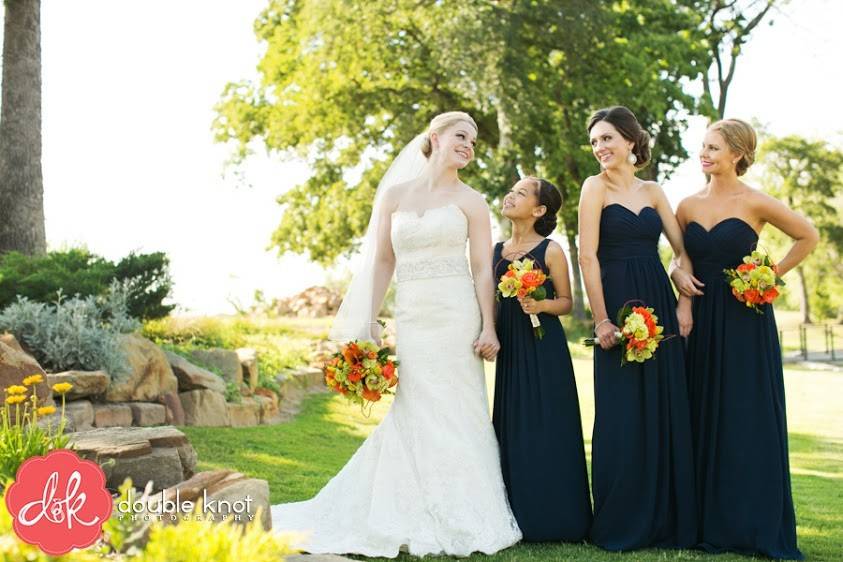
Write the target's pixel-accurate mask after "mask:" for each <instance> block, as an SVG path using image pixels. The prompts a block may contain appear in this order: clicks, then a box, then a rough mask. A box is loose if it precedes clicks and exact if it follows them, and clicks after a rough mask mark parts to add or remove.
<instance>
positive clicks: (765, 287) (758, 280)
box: [723, 250, 784, 314]
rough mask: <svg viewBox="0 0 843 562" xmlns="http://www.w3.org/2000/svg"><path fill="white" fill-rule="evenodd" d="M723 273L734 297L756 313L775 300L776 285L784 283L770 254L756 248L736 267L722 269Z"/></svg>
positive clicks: (776, 294) (776, 295)
mask: <svg viewBox="0 0 843 562" xmlns="http://www.w3.org/2000/svg"><path fill="white" fill-rule="evenodd" d="M723 273H725V274H726V281H727V282H728V283H729V286H730V287H731V288H732V294H733V295H734V296H735V298H736V299H738V301H739V302H742V303H744V304H746V306H747V307H748V308H751V309H752V310H754V311H755V312H757V313H758V314H764V311H763V310H761V307H762V306H763V305H765V304H770V303H772V302H773V301H774V300H776V299H777V298H778V296H779V290H778V287H781V286H783V285H784V281H782V279H781V277H779V275H778V268H777V267H776V264H775V263H773V260H771V259H770V256H768V255H767V254H765V253H763V252H759V251H757V250H755V251H753V252H752V253H751V254H749V255H748V256H744V258H743V263H742V264H740V265H739V266H738V267H736V268H735V269H724V270H723Z"/></svg>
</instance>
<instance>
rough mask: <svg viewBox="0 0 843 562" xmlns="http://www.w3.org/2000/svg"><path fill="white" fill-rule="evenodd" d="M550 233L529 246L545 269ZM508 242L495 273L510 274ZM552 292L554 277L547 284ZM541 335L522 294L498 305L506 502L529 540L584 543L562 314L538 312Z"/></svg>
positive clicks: (583, 474) (581, 466)
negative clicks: (522, 303) (536, 332)
mask: <svg viewBox="0 0 843 562" xmlns="http://www.w3.org/2000/svg"><path fill="white" fill-rule="evenodd" d="M548 243H549V240H547V239H545V240H544V241H543V242H541V243H540V244H539V245H538V246H537V247H536V248H535V249H533V250H532V251H531V252H529V255H528V256H526V257H530V258H532V259H534V260H536V262H537V264H538V265H539V267H541V268H542V270H543V271H545V273H547V271H548V270H547V267H546V266H545V251H546V250H547V246H548ZM502 247H503V244H502V243H498V244H497V246H495V256H494V263H495V264H496V267H495V278H496V279H500V277H501V276H502V275H503V274H504V273H506V270H507V267H508V266H509V263H510V262H509V261H508V260H505V259H502V258H501V250H502ZM544 287H545V289H546V290H547V298H551V299H552V298H555V296H554V295H555V293H554V289H553V283H552V281H551V280H549V279H548V281H547V282H545V285H544ZM538 316H539V319H540V320H541V323H542V327H543V328H544V330H545V334H544V337H543V338H542V339H541V340H537V339H536V338H535V336H534V334H533V327H532V325H531V324H530V317H529V316H528V315H527V314H524V311H523V310H522V309H521V306H520V304H519V303H518V300H517V299H515V298H502V299H500V301H499V302H498V304H497V321H496V326H497V333H498V338H499V340H500V343H501V349H500V352H499V353H498V357H497V362H496V368H495V399H494V413H493V416H492V419H493V423H494V426H495V433H496V434H497V437H498V442H499V443H500V451H501V468H502V473H503V478H504V483H505V484H506V488H507V493H508V495H509V503H510V506H511V507H512V512H513V514H514V515H515V519H516V520H517V521H518V526H519V527H520V528H521V532H522V533H523V535H524V540H526V541H567V542H579V541H582V540H584V539H585V538H586V536H587V534H588V529H589V526H590V525H591V501H590V498H589V493H588V474H587V471H586V465H585V450H584V446H583V436H582V421H581V419H580V406H579V400H578V399H577V385H576V381H575V380H574V367H573V364H572V363H571V355H570V352H569V351H568V341H567V339H566V338H565V330H564V329H563V328H562V324H561V323H560V322H559V317H558V316H554V315H551V314H544V313H542V314H539V315H538Z"/></svg>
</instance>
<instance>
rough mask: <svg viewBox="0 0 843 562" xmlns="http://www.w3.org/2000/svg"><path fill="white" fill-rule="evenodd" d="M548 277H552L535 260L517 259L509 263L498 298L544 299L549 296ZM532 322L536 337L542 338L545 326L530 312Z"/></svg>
mask: <svg viewBox="0 0 843 562" xmlns="http://www.w3.org/2000/svg"><path fill="white" fill-rule="evenodd" d="M548 279H550V277H549V276H548V275H546V274H545V273H544V272H543V271H542V270H541V268H540V267H538V266H537V265H536V262H535V260H532V259H530V258H526V257H525V258H522V259H520V260H515V261H513V262H512V263H511V264H509V267H508V268H507V270H506V273H504V274H503V276H502V277H501V279H500V283H498V294H497V296H498V298H501V297H503V298H512V297H517V298H519V299H522V298H524V297H531V298H532V299H533V300H537V301H540V300H544V299H545V298H546V297H547V291H546V290H545V288H544V283H545V281H547V280H548ZM530 323H531V324H532V326H533V334H534V335H535V336H536V339H542V338H543V337H544V328H542V324H541V321H540V320H539V317H538V316H537V315H536V314H530Z"/></svg>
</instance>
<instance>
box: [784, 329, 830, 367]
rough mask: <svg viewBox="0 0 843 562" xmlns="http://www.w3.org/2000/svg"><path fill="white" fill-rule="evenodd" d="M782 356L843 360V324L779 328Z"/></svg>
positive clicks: (797, 358)
mask: <svg viewBox="0 0 843 562" xmlns="http://www.w3.org/2000/svg"><path fill="white" fill-rule="evenodd" d="M779 344H780V345H781V348H782V357H784V358H785V359H789V360H804V361H808V360H810V361H843V324H799V326H797V327H796V328H788V329H786V330H779Z"/></svg>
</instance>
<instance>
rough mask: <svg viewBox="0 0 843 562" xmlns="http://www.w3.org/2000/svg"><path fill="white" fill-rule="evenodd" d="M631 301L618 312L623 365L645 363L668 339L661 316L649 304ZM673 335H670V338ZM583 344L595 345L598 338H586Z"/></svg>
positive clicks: (619, 341)
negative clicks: (660, 322) (642, 304)
mask: <svg viewBox="0 0 843 562" xmlns="http://www.w3.org/2000/svg"><path fill="white" fill-rule="evenodd" d="M632 302H634V301H630V302H628V303H626V304H625V305H623V307H622V308H621V309H620V311H619V312H618V324H617V325H618V326H621V330H620V332H615V337H617V338H618V343H619V344H620V345H622V346H623V353H622V354H621V365H626V364H627V363H629V362H633V361H634V362H636V363H643V362H644V361H646V360H647V359H650V358H652V357H653V355H654V354H655V353H656V349H658V347H659V343H661V341H662V340H664V339H666V338H665V336H664V334H663V332H664V327H662V326H659V317H658V316H656V315H655V314H654V311H653V309H652V308H650V307H647V306H631V303H632ZM670 337H673V336H668V338H670ZM583 344H585V345H587V346H593V345H596V344H597V338H586V339H584V340H583Z"/></svg>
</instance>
